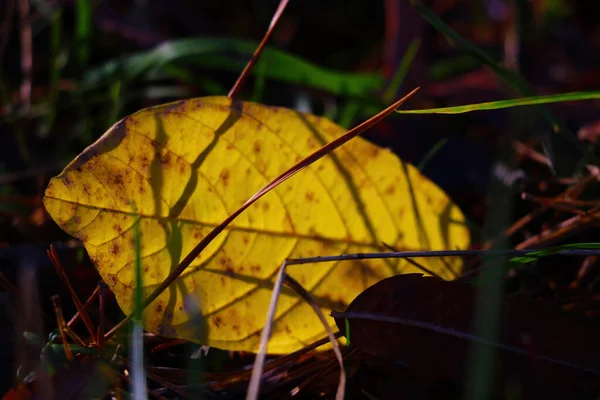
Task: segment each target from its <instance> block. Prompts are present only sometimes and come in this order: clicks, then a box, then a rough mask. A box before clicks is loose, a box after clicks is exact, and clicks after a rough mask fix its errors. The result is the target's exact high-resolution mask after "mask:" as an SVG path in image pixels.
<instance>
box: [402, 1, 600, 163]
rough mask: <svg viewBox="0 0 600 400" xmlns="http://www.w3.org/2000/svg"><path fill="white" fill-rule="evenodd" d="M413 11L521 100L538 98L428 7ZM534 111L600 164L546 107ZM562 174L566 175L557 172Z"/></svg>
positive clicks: (547, 143) (546, 144) (547, 141)
mask: <svg viewBox="0 0 600 400" xmlns="http://www.w3.org/2000/svg"><path fill="white" fill-rule="evenodd" d="M411 3H412V5H413V7H415V9H416V10H417V12H419V14H421V16H423V18H425V19H426V20H427V21H428V22H429V23H430V24H431V25H432V26H433V27H434V28H435V29H437V30H438V31H439V32H440V33H441V34H442V35H444V36H445V37H446V38H447V39H448V41H449V42H450V43H451V44H452V45H454V46H455V47H457V48H458V49H459V50H461V51H463V52H465V53H466V54H468V55H470V56H471V57H473V58H475V59H477V60H478V61H480V62H481V63H482V64H483V65H485V66H486V67H488V68H489V69H490V70H492V72H494V73H495V74H496V75H497V76H498V77H499V78H501V79H502V80H503V81H504V82H505V83H506V84H508V85H509V86H510V87H511V88H512V89H513V90H514V91H515V92H517V94H519V95H520V96H527V97H531V96H535V92H534V90H533V89H532V88H531V86H529V84H528V83H527V82H525V80H523V79H522V78H521V77H520V76H519V75H518V74H517V73H515V72H513V71H511V70H509V69H507V68H505V67H503V66H501V65H500V64H499V63H497V62H495V61H494V59H493V58H492V57H490V56H489V55H488V54H487V53H486V52H484V51H483V50H481V49H479V48H478V47H477V46H475V45H473V44H472V43H471V42H469V41H468V40H466V39H465V38H463V37H462V36H460V35H459V34H458V33H456V32H455V31H454V30H453V29H452V28H450V27H449V26H448V25H446V24H445V23H444V22H443V21H442V20H441V19H440V18H439V17H438V16H437V15H436V14H435V13H434V12H433V11H431V10H430V9H429V8H427V7H425V6H424V5H423V4H422V3H421V2H420V1H418V0H411ZM534 106H535V109H536V110H537V111H538V112H539V113H540V114H541V115H542V116H543V117H544V118H546V119H547V120H548V121H549V122H550V124H551V125H552V129H553V131H554V132H555V133H560V134H561V135H562V136H563V137H564V138H565V139H566V140H568V141H569V142H570V143H572V144H573V145H574V146H575V147H576V148H577V149H578V150H579V151H581V152H582V153H583V154H585V155H586V157H588V158H587V159H586V163H588V162H589V160H594V162H595V163H600V159H598V157H596V156H594V155H593V154H587V153H586V151H585V148H584V147H583V146H582V145H581V143H580V142H579V141H578V140H577V139H575V138H574V137H573V135H572V134H570V133H569V131H568V130H567V129H566V128H565V127H564V126H563V125H562V124H560V123H559V122H558V120H557V119H556V118H554V116H553V115H552V113H550V111H549V110H548V109H547V108H546V107H544V106H543V105H542V104H535V105H534ZM553 141H555V140H553V138H552V137H546V138H543V139H542V146H543V148H544V151H545V153H546V155H547V156H548V158H549V159H550V162H551V165H550V168H551V169H552V170H553V172H554V173H555V174H556V173H557V171H556V169H557V168H556V167H557V166H556V165H555V157H554V154H553V149H552V148H553V145H552V142H553ZM559 167H560V169H561V170H566V169H567V166H563V165H559ZM558 172H560V173H561V174H562V173H565V172H566V171H558Z"/></svg>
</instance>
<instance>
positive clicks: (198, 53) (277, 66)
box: [83, 38, 383, 97]
mask: <svg viewBox="0 0 600 400" xmlns="http://www.w3.org/2000/svg"><path fill="white" fill-rule="evenodd" d="M255 48H256V43H255V42H251V41H246V40H238V39H231V38H193V39H183V40H175V41H171V42H166V43H163V44H161V45H160V46H158V47H156V48H154V49H153V50H150V51H147V52H142V53H137V54H135V55H132V56H129V57H125V58H122V59H119V60H113V61H110V62H108V63H106V64H104V65H102V66H100V67H97V68H94V69H92V70H90V71H88V73H86V75H85V77H84V81H83V86H84V88H85V89H86V90H93V89H96V88H98V87H106V86H109V85H110V83H111V82H114V81H115V80H122V81H123V82H124V83H129V82H131V81H134V80H139V79H142V78H147V77H148V76H151V75H152V73H155V72H160V71H161V69H162V68H163V67H165V66H167V65H175V66H178V67H184V66H185V67H188V68H190V69H193V70H197V69H198V67H203V68H215V69H220V70H228V71H231V72H234V73H239V71H241V70H242V69H243V68H244V66H245V64H246V62H247V60H248V58H249V57H251V56H252V54H253V52H254V49H255ZM263 63H264V64H267V65H268V68H263V66H262V65H261V64H263ZM263 71H264V74H265V78H266V79H273V80H279V81H283V82H287V83H292V84H298V85H303V86H307V87H313V88H317V89H321V90H325V91H327V92H330V93H332V94H335V95H340V96H342V95H346V96H356V97H367V96H369V95H371V94H372V93H373V92H375V91H377V90H380V89H381V88H382V86H383V78H382V77H381V76H380V75H377V74H363V73H361V74H350V73H344V72H340V71H334V70H330V69H326V68H322V67H319V66H316V65H314V64H312V63H310V62H308V61H306V60H304V59H302V58H300V57H298V56H295V55H292V54H289V53H287V52H285V51H282V50H278V49H274V48H268V47H267V48H265V50H264V51H263V53H262V54H261V57H260V59H259V61H258V62H257V65H256V66H255V68H254V70H253V72H252V73H253V74H255V75H257V74H261V73H263Z"/></svg>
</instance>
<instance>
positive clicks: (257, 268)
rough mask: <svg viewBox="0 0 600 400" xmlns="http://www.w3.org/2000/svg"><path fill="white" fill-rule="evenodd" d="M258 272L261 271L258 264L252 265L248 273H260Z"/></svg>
mask: <svg viewBox="0 0 600 400" xmlns="http://www.w3.org/2000/svg"><path fill="white" fill-rule="evenodd" d="M260 270H261V267H260V264H254V265H251V266H250V271H252V272H254V273H257V272H260Z"/></svg>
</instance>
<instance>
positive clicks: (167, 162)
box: [160, 152, 173, 167]
mask: <svg viewBox="0 0 600 400" xmlns="http://www.w3.org/2000/svg"><path fill="white" fill-rule="evenodd" d="M172 163H173V158H172V157H171V153H169V152H166V153H165V154H163V155H162V156H161V157H160V164H161V165H162V166H163V167H168V166H171V164H172Z"/></svg>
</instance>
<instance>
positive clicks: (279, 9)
mask: <svg viewBox="0 0 600 400" xmlns="http://www.w3.org/2000/svg"><path fill="white" fill-rule="evenodd" d="M288 3H289V0H281V1H280V2H279V6H277V10H275V14H273V18H271V24H270V25H269V29H267V32H266V33H265V36H263V38H262V40H261V41H260V44H259V45H258V47H257V48H256V50H255V51H254V54H253V55H252V58H251V59H250V61H248V64H246V67H245V68H244V70H243V71H242V73H241V74H240V76H239V77H238V79H237V81H235V83H234V84H233V87H232V88H231V90H230V91H229V94H228V95H227V97H229V98H230V99H234V98H235V97H236V96H237V95H238V94H239V92H240V90H241V89H242V87H243V86H244V82H246V79H247V78H248V76H249V75H250V71H252V68H253V67H254V64H255V63H256V61H257V60H258V57H259V56H260V53H262V51H263V49H264V48H265V46H266V44H267V41H268V40H269V38H270V37H271V34H272V33H273V31H274V30H275V26H277V23H278V22H279V19H280V18H281V15H282V14H283V10H285V8H286V7H287V4H288Z"/></svg>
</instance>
